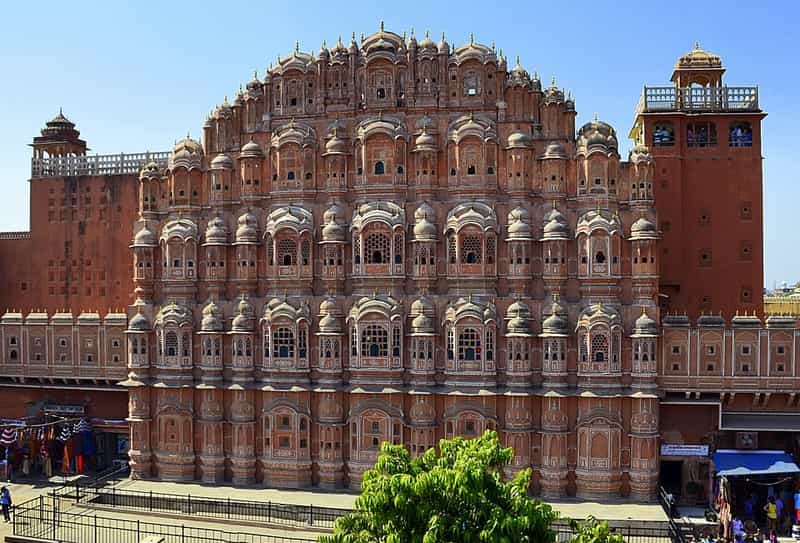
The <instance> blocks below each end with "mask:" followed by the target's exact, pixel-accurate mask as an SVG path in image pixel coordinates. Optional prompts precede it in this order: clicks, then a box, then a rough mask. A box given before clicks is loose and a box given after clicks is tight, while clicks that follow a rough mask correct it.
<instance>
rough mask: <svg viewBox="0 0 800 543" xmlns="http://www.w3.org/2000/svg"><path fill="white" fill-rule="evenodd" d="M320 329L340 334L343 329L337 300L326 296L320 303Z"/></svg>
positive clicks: (325, 332) (328, 332) (326, 332)
mask: <svg viewBox="0 0 800 543" xmlns="http://www.w3.org/2000/svg"><path fill="white" fill-rule="evenodd" d="M319 313H320V319H319V331H320V332H321V333H323V334H339V333H341V331H342V324H341V319H340V317H339V314H338V308H337V306H336V300H334V299H333V298H325V299H324V300H323V301H322V302H321V303H320V304H319Z"/></svg>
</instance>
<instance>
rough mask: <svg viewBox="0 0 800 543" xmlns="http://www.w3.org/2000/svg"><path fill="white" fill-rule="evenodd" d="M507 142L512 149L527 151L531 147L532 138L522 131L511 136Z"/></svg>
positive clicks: (516, 131) (517, 131)
mask: <svg viewBox="0 0 800 543" xmlns="http://www.w3.org/2000/svg"><path fill="white" fill-rule="evenodd" d="M507 141H508V147H509V148H510V149H527V148H529V147H530V141H531V137H530V136H529V135H528V134H526V133H525V132H522V131H521V130H515V131H514V132H512V133H511V134H509V136H508V140H507Z"/></svg>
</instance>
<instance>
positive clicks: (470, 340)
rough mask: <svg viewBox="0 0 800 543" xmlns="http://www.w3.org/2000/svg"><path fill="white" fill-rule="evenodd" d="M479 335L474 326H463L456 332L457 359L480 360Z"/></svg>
mask: <svg viewBox="0 0 800 543" xmlns="http://www.w3.org/2000/svg"><path fill="white" fill-rule="evenodd" d="M481 350H482V347H481V335H480V333H479V332H478V331H477V330H475V329H474V328H464V329H463V330H461V331H460V332H459V334H458V359H459V360H480V359H481V355H482V352H481Z"/></svg>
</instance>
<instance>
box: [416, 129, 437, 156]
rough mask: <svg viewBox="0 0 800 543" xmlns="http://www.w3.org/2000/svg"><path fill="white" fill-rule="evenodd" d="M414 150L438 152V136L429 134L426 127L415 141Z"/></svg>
mask: <svg viewBox="0 0 800 543" xmlns="http://www.w3.org/2000/svg"><path fill="white" fill-rule="evenodd" d="M414 149H415V150H417V151H434V150H436V136H434V135H433V134H430V133H428V129H427V127H424V128H423V129H422V133H421V134H420V135H419V136H417V138H416V139H415V140H414Z"/></svg>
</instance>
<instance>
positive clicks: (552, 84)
mask: <svg viewBox="0 0 800 543" xmlns="http://www.w3.org/2000/svg"><path fill="white" fill-rule="evenodd" d="M550 86H551V87H555V86H556V76H553V79H551V80H550Z"/></svg>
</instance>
